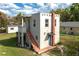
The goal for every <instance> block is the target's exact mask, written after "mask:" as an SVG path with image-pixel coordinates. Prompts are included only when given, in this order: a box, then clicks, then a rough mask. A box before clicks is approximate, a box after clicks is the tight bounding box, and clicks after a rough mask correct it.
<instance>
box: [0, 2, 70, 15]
mask: <svg viewBox="0 0 79 59" xmlns="http://www.w3.org/2000/svg"><path fill="white" fill-rule="evenodd" d="M70 5H71V3H0V11H1V12H4V13H5V14H7V15H9V16H16V15H17V14H18V13H20V12H21V13H24V14H26V15H30V14H34V13H38V12H50V11H51V10H56V9H58V8H66V7H69V6H70Z"/></svg>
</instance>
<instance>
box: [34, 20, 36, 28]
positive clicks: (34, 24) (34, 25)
mask: <svg viewBox="0 0 79 59" xmlns="http://www.w3.org/2000/svg"><path fill="white" fill-rule="evenodd" d="M33 26H34V27H35V26H36V20H35V19H34V20H33Z"/></svg>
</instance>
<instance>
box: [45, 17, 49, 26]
mask: <svg viewBox="0 0 79 59" xmlns="http://www.w3.org/2000/svg"><path fill="white" fill-rule="evenodd" d="M45 27H48V19H45Z"/></svg>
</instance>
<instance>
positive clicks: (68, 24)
mask: <svg viewBox="0 0 79 59" xmlns="http://www.w3.org/2000/svg"><path fill="white" fill-rule="evenodd" d="M60 26H62V27H79V22H61V23H60Z"/></svg>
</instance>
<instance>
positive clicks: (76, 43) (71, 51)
mask: <svg viewBox="0 0 79 59" xmlns="http://www.w3.org/2000/svg"><path fill="white" fill-rule="evenodd" d="M60 39H61V44H62V45H64V56H76V55H77V56H78V55H79V51H78V50H79V36H78V35H67V34H64V35H61V36H60ZM49 54H50V55H53V54H55V55H61V53H60V51H59V50H57V49H53V50H51V51H50V53H49Z"/></svg>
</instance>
